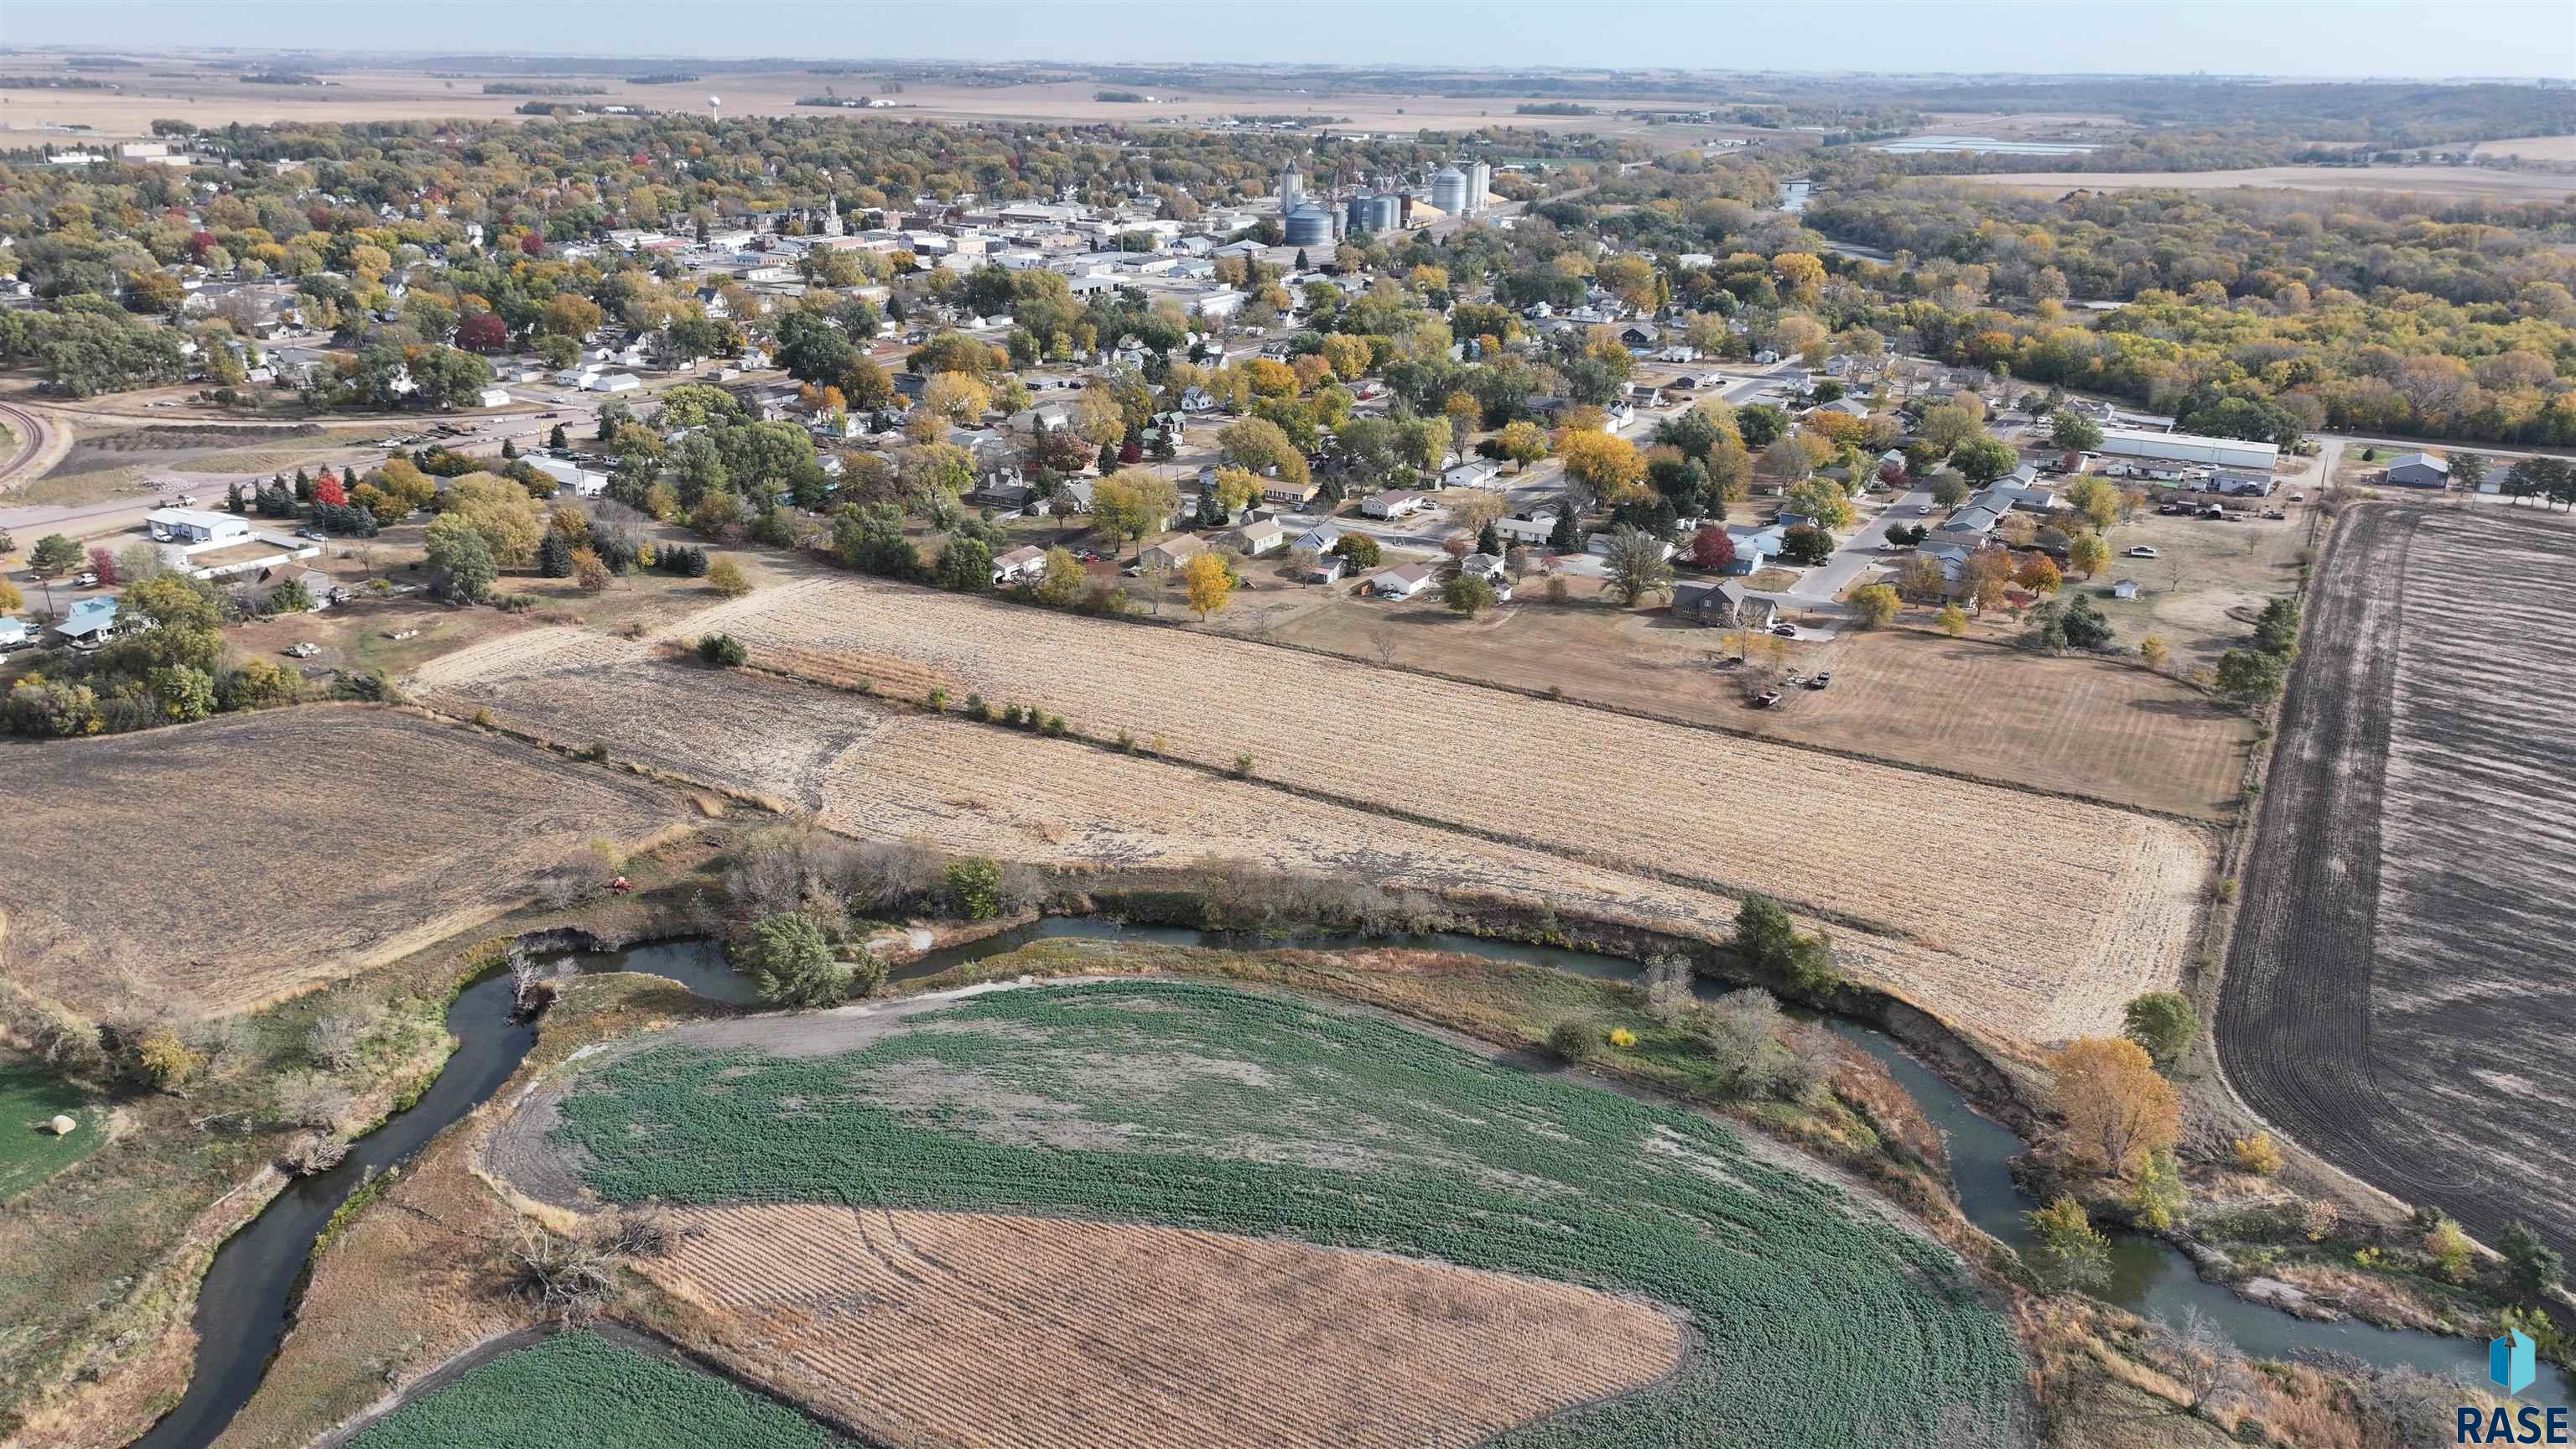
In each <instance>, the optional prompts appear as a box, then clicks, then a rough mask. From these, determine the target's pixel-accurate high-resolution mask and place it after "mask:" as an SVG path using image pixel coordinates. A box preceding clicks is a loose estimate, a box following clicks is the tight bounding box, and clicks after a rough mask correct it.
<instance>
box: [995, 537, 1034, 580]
mask: <svg viewBox="0 0 2576 1449" xmlns="http://www.w3.org/2000/svg"><path fill="white" fill-rule="evenodd" d="M1045 568H1046V550H1045V549H1042V548H1039V547H1037V546H1036V545H1034V544H1024V545H1022V546H1021V547H1018V548H1015V549H1012V550H1011V551H1010V552H1009V553H1006V554H1003V555H1002V556H1000V557H999V558H996V559H994V560H993V587H995V588H997V589H998V588H1001V587H1002V586H1003V585H1005V584H1018V583H1026V582H1028V581H1029V580H1032V579H1034V578H1036V577H1037V576H1038V575H1039V574H1040V573H1041V572H1043V571H1044V570H1045Z"/></svg>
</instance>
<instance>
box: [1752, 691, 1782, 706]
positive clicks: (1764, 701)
mask: <svg viewBox="0 0 2576 1449" xmlns="http://www.w3.org/2000/svg"><path fill="white" fill-rule="evenodd" d="M1779 702H1780V691H1778V690H1776V689H1766V690H1764V691H1762V692H1761V693H1760V694H1757V695H1755V696H1753V707H1754V708H1755V709H1769V708H1770V707H1771V706H1773V705H1775V704H1778V703H1779Z"/></svg>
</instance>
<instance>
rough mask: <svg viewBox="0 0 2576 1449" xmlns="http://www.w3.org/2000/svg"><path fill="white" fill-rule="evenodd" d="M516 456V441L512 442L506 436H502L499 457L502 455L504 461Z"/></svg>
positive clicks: (517, 452)
mask: <svg viewBox="0 0 2576 1449" xmlns="http://www.w3.org/2000/svg"><path fill="white" fill-rule="evenodd" d="M517 456H519V445H518V444H516V443H514V442H512V441H510V440H509V439H508V438H503V439H502V440H501V457H502V460H503V461H505V462H506V461H508V460H509V459H512V458H515V457H517Z"/></svg>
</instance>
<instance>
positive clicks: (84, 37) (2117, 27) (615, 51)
mask: <svg viewBox="0 0 2576 1449" xmlns="http://www.w3.org/2000/svg"><path fill="white" fill-rule="evenodd" d="M747 21H753V22H756V23H746V22H747ZM147 41H149V42H151V43H157V44H163V45H170V46H226V45H228V46H238V47H243V48H257V49H281V48H310V49H315V50H403V51H434V52H448V53H460V52H494V51H508V52H518V53H529V52H536V53H546V54H581V55H613V56H673V57H690V56H697V57H705V58H709V59H734V58H743V57H754V56H794V57H803V58H813V59H827V58H828V59H864V58H877V59H980V60H1066V61H1088V62H1101V61H1141V62H1173V61H1262V60H1274V61H1287V62H1301V63H1313V62H1321V63H1344V64H1365V65H1389V64H1421V65H1438V66H1450V67H1455V66H1527V65H1555V66H1679V67H1687V68H1693V69H1705V70H1797V71H1854V70H1862V71H1903V72H1923V71H1946V72H1963V73H1984V74H1991V73H1997V72H2049V73H2067V72H2105V73H2126V74H2138V73H2188V72H2194V71H2208V72H2212V73H2216V74H2231V75H2234V74H2265V75H2291V76H2397V77H2422V78H2435V77H2450V76H2543V77H2553V78H2559V79H2569V80H2576V0H1960V3H1949V0H1914V3H1887V0H1766V3H1744V0H1696V3H1689V0H1641V3H1627V4H1598V3H1576V0H1474V3H1467V0H1367V3H1352V0H1190V3H1177V0H909V3H904V4H880V3H874V0H837V3H836V0H430V3H379V0H232V3H224V0H0V45H101V46H106V45H115V46H120V47H127V48H132V47H134V46H137V45H139V44H143V43H146V42H147Z"/></svg>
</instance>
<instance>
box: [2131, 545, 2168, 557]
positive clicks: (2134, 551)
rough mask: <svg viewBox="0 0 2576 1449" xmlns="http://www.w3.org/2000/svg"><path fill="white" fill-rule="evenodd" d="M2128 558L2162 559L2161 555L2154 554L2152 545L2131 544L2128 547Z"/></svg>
mask: <svg viewBox="0 0 2576 1449" xmlns="http://www.w3.org/2000/svg"><path fill="white" fill-rule="evenodd" d="M2129 557H2131V558H2161V557H2163V555H2161V554H2159V553H2157V552H2156V550H2155V546H2154V545H2152V544H2144V543H2133V544H2131V545H2129Z"/></svg>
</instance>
